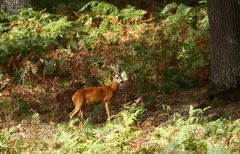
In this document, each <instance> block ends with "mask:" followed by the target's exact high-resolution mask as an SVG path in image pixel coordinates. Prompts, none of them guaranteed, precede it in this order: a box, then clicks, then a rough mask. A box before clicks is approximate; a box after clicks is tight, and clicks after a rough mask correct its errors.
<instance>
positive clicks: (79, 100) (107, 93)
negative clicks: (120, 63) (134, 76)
mask: <svg viewBox="0 0 240 154" xmlns="http://www.w3.org/2000/svg"><path fill="white" fill-rule="evenodd" d="M111 68H112V69H113V71H114V72H115V76H114V78H113V80H112V84H111V85H108V86H100V87H88V88H83V89H80V90H78V91H77V92H76V93H75V94H74V95H73V96H72V101H73V103H74V105H75V108H74V110H73V111H72V112H71V113H70V119H72V117H73V116H74V115H75V114H76V113H77V112H79V116H81V118H82V119H83V110H84V108H85V107H86V106H87V105H91V104H97V103H101V102H102V103H104V105H105V109H106V112H107V116H108V120H110V118H111V117H110V111H109V104H110V103H111V100H112V98H113V97H114V95H115V94H116V92H117V91H118V87H119V85H120V84H121V83H123V78H122V76H121V74H120V73H119V68H118V67H114V66H112V65H111Z"/></svg>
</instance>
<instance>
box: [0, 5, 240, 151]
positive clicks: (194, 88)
mask: <svg viewBox="0 0 240 154" xmlns="http://www.w3.org/2000/svg"><path fill="white" fill-rule="evenodd" d="M3 2H4V1H3V0H2V1H1V0H0V4H1V3H2V6H1V5H0V6H1V7H0V9H1V8H2V9H1V11H2V12H1V13H0V129H1V132H0V152H1V153H11V154H12V153H99V154H101V153H110V154H111V153H119V154H121V153H138V154H145V153H146V154H147V153H208V154H212V153H218V154H227V153H236V154H238V153H240V119H239V117H240V104H239V102H240V101H239V99H238V97H237V96H238V95H236V92H235V91H234V92H233V91H228V92H227V93H220V94H218V97H213V96H215V95H212V87H211V86H210V85H211V78H210V60H211V52H210V36H209V22H208V11H207V2H206V0H200V1H193V0H190V1H187V0H186V1H184V0H173V1H170V0H169V1H168V0H166V1H161V0H159V1H153V0H152V1H149V2H146V1H134V0H132V1H125V0H123V1H122V0H121V2H120V1H117V0H112V1H86V0H85V1H81V2H79V1H77V0H72V1H66V0H57V1H46V0H41V1H39V3H38V4H33V5H31V6H32V7H33V8H23V9H19V10H18V11H17V13H13V12H15V11H9V12H6V10H4V8H5V9H6V8H7V7H4V6H3ZM111 64H117V65H119V68H120V71H121V73H122V76H123V77H124V80H125V81H124V83H123V84H122V85H121V86H120V88H119V90H118V92H117V94H116V96H115V97H114V99H113V100H112V103H111V104H110V109H111V110H110V111H111V114H112V115H113V117H112V119H111V121H106V119H107V114H106V111H105V109H104V106H103V105H102V104H98V105H93V106H88V107H87V108H86V109H85V111H86V112H85V113H84V116H85V120H82V119H80V118H78V117H77V116H75V119H73V120H70V119H69V113H70V112H71V111H72V110H73V108H74V107H73V102H72V100H71V97H72V95H73V94H74V93H75V92H76V91H77V90H78V89H81V88H84V87H92V86H101V85H108V84H110V83H111V81H112V78H113V75H114V72H113V71H112V70H111V69H110V65H111Z"/></svg>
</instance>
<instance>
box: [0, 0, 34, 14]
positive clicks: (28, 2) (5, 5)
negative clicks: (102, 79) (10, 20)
mask: <svg viewBox="0 0 240 154" xmlns="http://www.w3.org/2000/svg"><path fill="white" fill-rule="evenodd" d="M30 7H33V1H32V0H0V11H3V12H8V13H17V12H18V10H19V9H22V8H30Z"/></svg>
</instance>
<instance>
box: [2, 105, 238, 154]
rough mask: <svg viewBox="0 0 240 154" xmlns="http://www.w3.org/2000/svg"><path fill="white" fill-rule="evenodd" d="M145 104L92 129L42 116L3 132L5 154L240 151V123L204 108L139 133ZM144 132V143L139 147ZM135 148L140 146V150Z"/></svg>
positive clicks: (88, 124)
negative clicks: (209, 115)
mask: <svg viewBox="0 0 240 154" xmlns="http://www.w3.org/2000/svg"><path fill="white" fill-rule="evenodd" d="M144 110H145V109H144V108H143V106H139V105H136V104H128V105H126V106H125V109H124V110H123V111H121V112H120V113H119V114H117V115H116V116H115V118H114V119H113V120H112V121H111V122H107V123H105V124H102V125H98V126H96V125H93V124H92V123H91V122H90V121H88V120H87V121H85V122H84V123H80V124H79V121H78V120H77V119H75V120H73V121H70V122H69V123H66V124H63V123H62V124H56V123H42V122H41V120H40V118H39V115H38V114H34V115H33V116H32V118H31V119H29V120H23V121H22V122H21V123H19V124H18V125H17V126H13V127H9V128H5V129H3V130H2V131H1V133H0V152H2V153H159V152H160V153H221V154H227V153H239V152H240V151H239V149H240V141H239V133H240V129H239V128H240V121H239V120H235V121H229V120H226V119H218V120H216V121H208V119H207V117H204V115H203V113H204V110H200V109H198V110H193V109H192V107H190V111H189V116H187V117H182V116H180V115H179V114H177V113H175V114H174V115H172V116H171V117H170V119H169V120H170V121H171V122H170V123H166V124H162V125H160V126H155V127H152V128H149V130H143V129H139V128H138V127H137V125H136V124H137V123H136V122H137V120H138V119H139V117H141V115H142V114H143V113H144ZM143 134H144V136H145V137H144V139H145V142H144V143H141V145H142V146H136V145H137V144H139V143H137V141H136V139H138V138H141V136H142V135H143ZM136 147H137V148H136Z"/></svg>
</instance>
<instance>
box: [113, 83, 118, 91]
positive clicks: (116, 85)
mask: <svg viewBox="0 0 240 154" xmlns="http://www.w3.org/2000/svg"><path fill="white" fill-rule="evenodd" d="M118 87H119V83H117V82H112V84H111V88H112V89H113V91H114V92H117V91H118Z"/></svg>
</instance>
